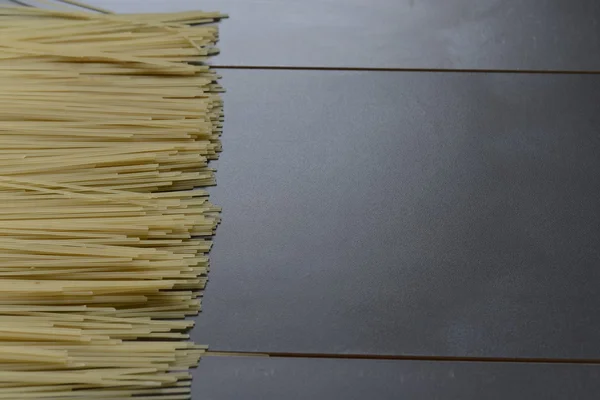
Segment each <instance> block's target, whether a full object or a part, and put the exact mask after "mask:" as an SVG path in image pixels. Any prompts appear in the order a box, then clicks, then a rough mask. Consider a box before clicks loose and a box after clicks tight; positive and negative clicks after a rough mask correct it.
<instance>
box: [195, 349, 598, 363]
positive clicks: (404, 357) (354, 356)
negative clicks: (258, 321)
mask: <svg viewBox="0 0 600 400" xmlns="http://www.w3.org/2000/svg"><path fill="white" fill-rule="evenodd" d="M206 356H216V357H261V358H264V357H270V358H329V359H332V358H333V359H347V360H398V361H438V362H479V363H481V362H489V363H517V364H592V365H600V359H588V360H586V359H557V358H536V357H530V358H522V357H514V358H513V357H446V356H419V355H393V356H392V355H379V354H328V353H283V352H273V353H259V352H236V351H214V352H213V351H208V352H206Z"/></svg>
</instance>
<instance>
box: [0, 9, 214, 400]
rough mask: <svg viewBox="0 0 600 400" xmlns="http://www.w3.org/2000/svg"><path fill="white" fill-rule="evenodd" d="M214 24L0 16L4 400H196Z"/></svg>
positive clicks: (40, 13) (186, 19)
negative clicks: (194, 331) (195, 331)
mask: <svg viewBox="0 0 600 400" xmlns="http://www.w3.org/2000/svg"><path fill="white" fill-rule="evenodd" d="M221 17H222V16H221V15H220V14H217V13H205V12H186V13H174V14H148V15H143V14H142V15H114V14H110V15H104V14H97V13H89V12H80V11H57V10H44V9H37V8H27V7H21V8H10V7H0V86H1V87H2V88H3V90H2V93H0V399H83V398H85V399H89V398H92V399H95V398H97V399H113V400H118V399H130V398H136V399H163V400H184V399H189V398H190V393H191V389H190V384H191V377H190V372H189V369H190V368H192V367H194V366H195V365H196V364H197V363H198V361H199V358H200V357H201V356H202V354H203V353H204V352H205V351H206V347H204V346H198V345H195V344H193V343H191V342H189V341H188V339H189V330H190V329H191V328H192V326H193V321H191V320H188V319H186V317H190V316H194V315H196V314H197V313H198V312H199V311H200V308H201V297H202V290H203V289H204V287H205V285H206V281H207V273H208V271H209V260H208V252H209V250H210V248H211V237H212V235H213V234H214V233H215V230H216V227H217V225H218V224H219V222H220V217H219V215H220V209H219V208H218V207H216V206H214V205H213V204H212V203H211V202H210V201H209V199H208V193H207V192H206V191H205V190H203V189H201V187H205V186H210V185H213V184H214V183H215V178H214V172H215V171H214V170H213V169H211V168H210V166H209V162H210V160H214V159H216V158H217V157H218V154H219V152H220V151H221V146H220V140H219V138H220V135H221V131H222V118H223V116H222V101H221V99H220V96H219V93H220V92H221V91H222V89H221V87H220V86H219V85H218V83H217V82H216V81H217V79H218V76H217V75H216V74H215V73H214V72H213V71H212V70H211V69H210V68H209V66H208V65H206V64H205V61H206V60H207V58H208V57H209V56H211V55H212V54H215V53H216V52H217V50H216V48H215V43H216V41H217V39H218V37H217V30H216V28H215V27H214V26H213V25H210V24H208V25H207V23H212V22H215V21H216V20H218V19H219V18H221ZM41 372H42V373H41Z"/></svg>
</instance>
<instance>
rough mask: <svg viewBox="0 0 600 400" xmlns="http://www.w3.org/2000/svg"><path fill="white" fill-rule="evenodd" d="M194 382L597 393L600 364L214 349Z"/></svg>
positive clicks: (395, 394)
mask: <svg viewBox="0 0 600 400" xmlns="http://www.w3.org/2000/svg"><path fill="white" fill-rule="evenodd" d="M194 385H195V388H196V390H198V391H199V392H200V393H201V394H202V396H201V397H200V396H199V397H198V398H199V399H200V398H202V399H204V400H239V399H286V400H305V399H344V400H365V399H377V400H379V399H409V400H412V399H418V400H421V399H426V400H464V399H486V400H501V399H502V400H506V399H511V400H512V399H544V400H565V399H578V400H592V399H594V400H596V399H597V398H598V393H600V367H598V366H584V365H549V364H505V363H480V362H470V363H457V362H428V361H384V360H342V359H333V360H332V359H308V358H307V359H290V358H249V357H243V358H242V357H207V358H204V359H203V360H202V363H201V364H200V368H199V369H198V371H197V372H196V374H195V376H194Z"/></svg>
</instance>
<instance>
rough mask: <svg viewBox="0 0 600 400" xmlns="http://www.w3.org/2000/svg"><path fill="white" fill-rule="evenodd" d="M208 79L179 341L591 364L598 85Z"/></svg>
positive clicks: (360, 75) (571, 81) (321, 75)
mask: <svg viewBox="0 0 600 400" xmlns="http://www.w3.org/2000/svg"><path fill="white" fill-rule="evenodd" d="M223 75H224V79H223V85H224V86H225V87H226V88H227V89H228V93H227V94H226V96H225V106H226V115H227V121H226V129H225V132H226V133H225V135H224V137H223V146H224V148H225V151H224V153H223V155H222V157H221V160H220V161H219V171H218V174H217V178H218V186H217V187H216V188H215V189H214V190H213V199H214V201H215V202H216V203H217V204H220V205H222V206H223V208H224V213H223V224H222V225H221V227H220V229H219V232H218V235H217V237H216V244H215V247H214V250H213V252H212V262H213V268H212V271H211V276H210V279H211V282H210V284H209V287H208V290H207V293H206V298H205V301H204V312H203V313H202V315H201V316H200V318H199V326H198V329H197V330H196V332H195V339H196V340H197V341H198V342H200V343H209V344H210V345H211V349H213V350H231V351H258V352H307V353H366V354H420V355H438V356H439V355H446V356H494V357H544V358H546V357H564V358H585V359H588V358H600V346H598V331H599V329H600V318H599V317H598V313H597V305H598V304H599V303H600V291H598V282H599V279H600V269H599V268H598V260H599V256H600V250H599V249H600V224H599V221H600V207H598V193H600V157H598V154H600V135H598V126H600V76H593V75H587V76H579V75H514V74H465V73H454V74H452V73H438V74H431V73H402V72H368V73H365V72H332V71H325V72H323V71H320V72H318V71H262V72H261V71H242V70H236V71H232V70H226V71H223Z"/></svg>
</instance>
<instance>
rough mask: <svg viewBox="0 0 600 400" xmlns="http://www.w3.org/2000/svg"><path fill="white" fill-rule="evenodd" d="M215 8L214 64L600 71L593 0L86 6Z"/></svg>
mask: <svg viewBox="0 0 600 400" xmlns="http://www.w3.org/2000/svg"><path fill="white" fill-rule="evenodd" d="M89 1H91V3H93V4H97V5H101V6H105V7H107V8H112V9H114V10H116V11H120V12H131V11H171V10H182V9H190V8H204V9H220V10H223V11H226V12H229V13H230V14H231V19H230V20H229V21H227V22H226V23H225V24H224V25H223V30H222V42H221V47H222V50H223V54H222V56H220V57H219V58H218V59H217V60H216V61H215V63H219V64H221V65H230V64H233V65H278V66H326V67H388V68H398V67H402V68H463V69H472V68H476V69H542V70H546V69H552V70H600V51H599V50H600V26H599V25H598V21H599V20H600V3H599V2H597V1H594V0H571V1H565V0H527V1H522V0H369V1H367V0H206V1H194V0H169V1H164V0H151V1H144V2H142V1H122V0H89Z"/></svg>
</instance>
